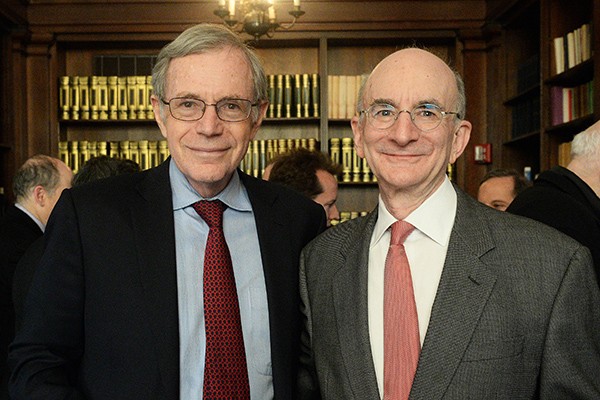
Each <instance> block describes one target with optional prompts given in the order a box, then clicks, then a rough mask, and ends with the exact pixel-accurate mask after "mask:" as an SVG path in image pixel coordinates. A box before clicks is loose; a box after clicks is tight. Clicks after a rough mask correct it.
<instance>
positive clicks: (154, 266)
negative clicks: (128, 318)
mask: <svg viewBox="0 0 600 400" xmlns="http://www.w3.org/2000/svg"><path fill="white" fill-rule="evenodd" d="M136 189H137V191H138V193H139V195H140V196H141V199H140V200H139V201H136V202H133V204H134V206H132V209H131V214H132V218H133V223H132V224H133V227H134V232H135V236H136V237H135V243H136V248H135V250H134V249H132V251H135V252H136V253H137V257H138V259H139V260H140V262H139V263H138V265H139V267H140V277H141V282H142V285H143V288H144V296H145V304H146V305H147V306H148V308H147V316H148V323H149V325H150V326H151V329H152V330H153V337H154V338H155V340H156V343H155V348H156V350H157V355H158V365H159V368H160V371H161V376H162V379H163V385H164V387H165V393H166V394H167V395H168V396H167V397H169V398H177V397H178V396H179V315H178V303H177V269H176V256H175V228H174V221H173V204H172V196H171V185H170V181H169V161H166V162H164V163H163V164H162V165H160V166H159V167H157V168H155V169H152V170H150V171H148V173H147V175H146V177H145V178H144V179H143V180H142V181H141V182H140V184H139V185H138V187H137V188H136ZM171 396H172V397H171Z"/></svg>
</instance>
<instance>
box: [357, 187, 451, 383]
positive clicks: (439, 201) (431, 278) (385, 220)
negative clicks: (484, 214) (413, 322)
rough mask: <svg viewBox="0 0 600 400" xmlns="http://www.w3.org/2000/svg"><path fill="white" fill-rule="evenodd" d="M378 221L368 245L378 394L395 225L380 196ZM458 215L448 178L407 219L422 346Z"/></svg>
mask: <svg viewBox="0 0 600 400" xmlns="http://www.w3.org/2000/svg"><path fill="white" fill-rule="evenodd" d="M378 213H379V214H378V218H377V222H376V224H375V229H374V230H373V236H372V237H371V244H370V246H369V282H368V302H369V303H368V304H369V336H370V340H371V351H372V353H373V363H374V365H375V374H376V376H377V385H378V386H379V393H383V362H384V361H383V357H384V351H383V288H384V272H385V259H386V256H387V252H388V248H389V246H390V236H391V234H390V229H389V228H390V226H391V225H392V224H393V223H394V222H396V218H394V217H393V216H392V215H391V214H390V213H389V211H388V210H387V209H386V208H385V205H384V204H383V201H382V199H381V196H380V197H379V206H378ZM455 216H456V192H455V191H454V188H453V187H452V183H450V181H449V180H448V179H447V178H446V180H445V181H444V183H442V185H441V186H440V187H439V188H438V189H437V190H436V191H435V192H434V193H433V194H432V195H431V196H430V197H429V198H428V199H427V200H425V201H424V202H423V204H421V205H420V206H419V207H418V208H417V209H416V210H414V211H413V212H412V213H410V215H408V216H407V217H406V218H405V219H404V220H405V221H407V222H409V223H411V224H412V225H413V226H414V227H415V230H414V231H413V232H412V233H411V234H410V235H409V236H408V238H406V241H405V242H404V247H405V249H406V255H407V257H408V262H409V264H410V271H411V275H412V281H413V287H414V293H415V302H416V305H417V314H418V318H419V336H420V339H421V346H423V341H424V339H425V334H426V333H427V326H428V325H429V318H430V316H431V308H432V306H433V301H434V300H435V294H436V292H437V288H438V284H439V282H440V277H441V275H442V269H443V267H444V260H445V258H446V252H447V250H448V242H449V240H450V233H451V232H452V226H453V225H454V218H455Z"/></svg>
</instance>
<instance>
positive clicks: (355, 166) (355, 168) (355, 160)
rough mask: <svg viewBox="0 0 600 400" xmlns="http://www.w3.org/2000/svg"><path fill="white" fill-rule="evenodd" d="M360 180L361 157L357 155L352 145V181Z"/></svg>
mask: <svg viewBox="0 0 600 400" xmlns="http://www.w3.org/2000/svg"><path fill="white" fill-rule="evenodd" d="M361 181H362V158H360V157H359V156H358V153H356V150H354V146H352V182H361Z"/></svg>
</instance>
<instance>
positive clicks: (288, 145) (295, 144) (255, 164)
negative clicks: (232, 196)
mask: <svg viewBox="0 0 600 400" xmlns="http://www.w3.org/2000/svg"><path fill="white" fill-rule="evenodd" d="M300 147H302V148H305V149H309V150H318V149H319V142H318V141H317V139H314V138H308V139H307V138H293V139H284V138H282V139H255V140H252V141H250V144H249V145H248V151H247V152H246V156H245V157H244V159H243V160H242V162H241V163H240V169H241V170H242V171H244V172H245V173H247V174H248V175H252V176H254V177H256V178H261V177H262V176H263V173H264V172H265V167H266V166H267V164H269V162H270V161H271V160H272V159H273V158H274V157H276V156H278V155H279V154H283V153H286V152H287V151H289V150H292V149H295V148H300Z"/></svg>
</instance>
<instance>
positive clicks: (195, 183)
mask: <svg viewBox="0 0 600 400" xmlns="http://www.w3.org/2000/svg"><path fill="white" fill-rule="evenodd" d="M166 80H167V84H166V89H165V92H166V93H165V98H164V99H163V100H165V101H167V102H169V101H170V100H171V99H172V98H174V97H187V98H195V99H199V100H203V101H204V102H206V103H207V104H215V103H217V102H218V101H220V100H223V99H246V100H250V101H252V102H254V100H255V99H254V95H253V90H252V72H251V70H250V66H249V65H248V62H247V61H246V60H245V59H244V57H243V55H242V53H241V52H240V51H239V50H232V49H223V50H215V51H211V52H208V53H203V54H192V55H188V56H185V57H181V58H175V59H173V60H171V63H170V65H169V70H168V72H167V79H166ZM152 105H153V107H154V111H155V115H156V121H157V123H158V126H159V127H160V130H161V133H162V135H163V136H164V137H165V138H166V139H167V142H168V144H169V151H170V153H171V156H172V158H173V160H174V161H175V163H176V165H177V167H178V168H179V170H180V171H181V172H182V173H183V174H184V175H185V176H186V178H187V180H188V181H189V182H190V184H191V185H192V187H194V189H196V191H197V192H198V193H200V194H201V195H202V196H204V197H212V196H214V195H216V194H218V193H219V192H220V191H222V190H223V189H224V188H225V186H227V183H228V182H229V180H230V178H231V176H232V174H233V173H234V171H235V170H236V168H237V166H238V165H239V163H240V161H241V160H242V158H243V157H244V155H245V154H246V150H247V148H248V143H249V142H250V140H252V139H253V138H254V136H255V135H256V131H257V130H258V127H259V126H260V123H261V122H262V118H263V117H264V113H265V111H266V107H267V105H266V104H261V105H260V106H259V107H260V117H259V119H258V120H257V122H256V123H253V122H252V116H250V117H249V118H248V119H246V120H244V121H240V122H226V121H222V120H220V119H219V118H218V117H217V113H216V109H215V107H212V106H207V107H206V111H205V113H204V116H203V117H202V118H201V119H199V120H198V121H180V120H177V119H175V118H173V116H172V115H171V114H170V112H169V110H168V107H167V106H166V105H163V104H162V102H161V101H160V99H158V98H156V97H155V96H153V98H152ZM160 107H165V108H164V110H162V113H161V112H160V111H159V110H160Z"/></svg>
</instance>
